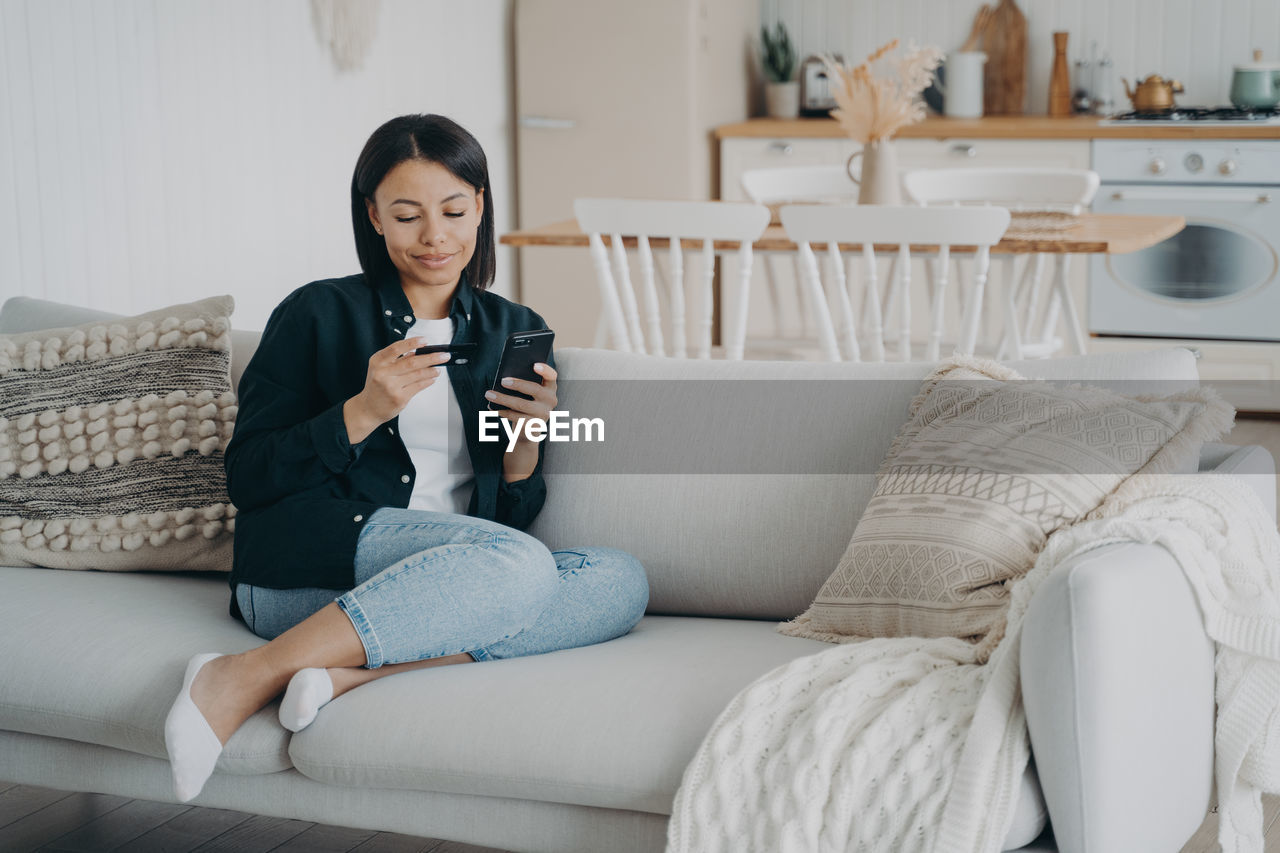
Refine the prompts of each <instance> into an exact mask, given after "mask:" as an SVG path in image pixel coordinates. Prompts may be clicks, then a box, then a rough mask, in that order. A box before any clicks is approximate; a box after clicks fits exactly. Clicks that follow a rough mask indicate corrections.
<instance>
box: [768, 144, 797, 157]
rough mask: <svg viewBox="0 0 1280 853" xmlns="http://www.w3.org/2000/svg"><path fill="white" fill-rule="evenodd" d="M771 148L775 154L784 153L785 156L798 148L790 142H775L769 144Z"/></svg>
mask: <svg viewBox="0 0 1280 853" xmlns="http://www.w3.org/2000/svg"><path fill="white" fill-rule="evenodd" d="M769 150H770V151H771V152H773V153H774V154H782V155H784V156H785V155H787V154H792V153H794V152H795V150H796V148H795V146H794V145H792V144H791V143H790V142H774V143H771V144H770V145H769Z"/></svg>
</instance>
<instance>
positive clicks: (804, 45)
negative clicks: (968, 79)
mask: <svg viewBox="0 0 1280 853" xmlns="http://www.w3.org/2000/svg"><path fill="white" fill-rule="evenodd" d="M759 2H760V4H761V5H760V9H761V21H762V22H766V23H769V24H770V25H772V22H773V21H776V20H778V19H779V18H781V19H782V20H783V21H784V22H785V23H786V24H787V27H788V29H789V30H790V31H791V34H792V38H793V39H794V40H795V41H796V43H797V45H798V47H799V52H800V58H801V59H803V58H804V57H805V56H807V55H808V54H810V53H822V52H827V51H830V52H843V54H844V58H845V61H846V62H861V61H862V60H863V59H864V58H865V57H866V55H867V54H869V53H870V52H871V51H872V50H874V49H875V48H876V47H877V46H879V45H881V44H883V43H884V42H887V41H889V39H892V38H897V37H901V38H903V39H906V38H909V37H914V38H915V39H916V40H917V41H920V42H923V43H928V44H936V45H938V46H939V47H941V48H943V49H944V50H954V49H955V48H957V47H959V45H960V44H961V42H963V41H964V39H965V38H966V37H967V36H968V34H969V29H970V27H971V26H972V24H973V18H974V14H975V13H976V12H977V11H978V8H979V7H980V6H982V5H983V3H984V2H987V3H990V4H991V5H993V6H994V5H995V4H996V3H997V2H998V0H759ZM1017 2H1018V8H1019V9H1021V10H1022V12H1023V14H1024V15H1025V16H1026V18H1027V53H1028V69H1027V89H1028V105H1027V106H1028V112H1030V113H1044V112H1045V111H1046V109H1047V104H1048V95H1049V71H1050V66H1051V64H1052V61H1053V38H1052V34H1053V32H1054V31H1055V30H1065V31H1067V32H1069V33H1070V39H1069V41H1068V53H1069V55H1070V58H1071V59H1073V60H1074V59H1076V58H1077V57H1078V56H1080V57H1085V56H1087V54H1088V50H1089V44H1090V42H1092V41H1095V40H1096V41H1097V42H1098V46H1099V52H1100V53H1101V52H1102V51H1103V50H1108V49H1109V50H1110V51H1111V56H1112V59H1114V60H1115V80H1114V81H1113V83H1112V86H1113V93H1114V95H1115V98H1116V103H1117V105H1118V106H1119V107H1122V108H1124V109H1128V104H1129V101H1128V99H1127V98H1126V97H1125V96H1124V88H1123V86H1122V85H1121V83H1120V78H1121V77H1127V78H1128V79H1129V82H1130V83H1133V82H1134V80H1135V78H1137V79H1141V78H1143V77H1146V76H1147V75H1148V74H1152V73H1157V74H1160V75H1162V76H1164V77H1172V78H1174V79H1177V80H1179V81H1181V82H1182V84H1183V85H1184V86H1186V89H1187V91H1186V94H1185V95H1180V96H1178V99H1177V100H1178V103H1180V104H1182V105H1184V106H1207V105H1209V106H1211V105H1219V104H1226V103H1228V97H1227V94H1228V90H1229V88H1230V85H1231V67H1232V65H1234V64H1236V63H1244V62H1249V61H1251V56H1252V50H1253V49H1254V48H1261V49H1262V50H1263V51H1265V53H1266V56H1267V58H1268V59H1271V60H1277V59H1280V2H1277V0H1017Z"/></svg>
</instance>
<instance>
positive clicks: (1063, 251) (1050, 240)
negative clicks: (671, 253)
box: [498, 213, 1187, 255]
mask: <svg viewBox="0 0 1280 853" xmlns="http://www.w3.org/2000/svg"><path fill="white" fill-rule="evenodd" d="M1186 225H1187V220H1186V219H1185V218H1183V217H1181V216H1129V215H1126V214H1119V213H1083V214H1081V215H1080V216H1079V217H1077V218H1076V222H1075V223H1074V224H1072V225H1070V226H1069V227H1066V228H1053V229H1048V228H1037V229H1031V228H1023V227H1021V224H1020V223H1019V222H1018V221H1017V220H1016V219H1015V221H1014V223H1013V224H1012V225H1011V226H1010V229H1009V231H1008V232H1006V234H1005V236H1004V237H1003V238H1001V240H1000V242H999V243H996V244H995V245H994V246H992V247H991V253H992V254H997V255H1026V254H1035V253H1045V254H1050V255H1097V254H1106V255H1120V254H1125V253H1128V252H1136V251H1138V250H1140V249H1146V248H1149V247H1151V246H1154V245H1156V244H1157V243H1160V242H1162V241H1164V240H1167V239H1169V238H1170V237H1172V236H1173V235H1175V234H1177V233H1178V232H1179V231H1181V230H1182V229H1183V228H1185V227H1186ZM604 240H605V243H606V245H607V244H608V242H609V238H608V237H605V238H604ZM498 242H500V243H502V244H503V245H504V246H516V247H523V246H580V247H582V248H584V249H585V248H586V247H587V235H586V234H584V233H583V232H582V229H581V228H579V227H578V222H577V220H575V219H566V220H563V221H561V222H553V223H551V224H550V225H540V226H536V227H533V228H521V229H519V230H517V231H508V232H507V233H506V234H503V235H502V237H501V238H500V239H499V241H498ZM622 243H623V245H624V246H627V247H628V248H633V247H634V246H635V245H636V239H635V237H628V236H627V235H625V234H624V235H623V237H622ZM649 244H650V245H651V246H652V247H653V248H655V249H657V248H666V246H667V245H668V241H666V240H664V239H660V238H657V237H654V238H651V239H650V240H649ZM683 245H684V246H686V247H687V248H691V249H696V248H700V247H701V245H702V244H701V242H700V241H697V240H684V241H683ZM751 245H752V248H753V249H754V250H755V251H757V252H788V251H789V252H794V251H796V249H797V248H799V247H798V246H796V244H795V243H794V242H792V241H791V240H788V239H787V235H786V232H785V231H783V230H782V226H781V225H770V226H769V227H768V228H766V229H765V231H764V235H763V236H762V237H761V238H760V239H759V240H757V241H756V242H754V243H752V244H751ZM820 247H821V248H825V246H814V248H815V249H817V248H820ZM715 248H716V250H717V251H728V250H731V249H736V248H738V243H737V242H736V241H732V240H717V241H716V244H715ZM840 248H841V249H842V250H845V251H856V250H860V249H861V248H862V247H861V246H860V245H859V244H857V243H841V244H840ZM896 248H897V246H883V247H882V246H876V250H877V251H881V250H883V251H886V252H887V251H891V250H893V249H896ZM930 249H934V250H936V249H937V247H936V246H928V245H917V244H914V243H913V244H912V246H911V251H913V252H928V251H929V250H930ZM966 249H967V250H968V251H969V252H972V251H973V247H972V246H969V247H965V246H954V247H952V250H951V251H952V253H964V252H965V251H966Z"/></svg>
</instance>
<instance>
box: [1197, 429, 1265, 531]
mask: <svg viewBox="0 0 1280 853" xmlns="http://www.w3.org/2000/svg"><path fill="white" fill-rule="evenodd" d="M1200 471H1201V472H1213V473H1215V474H1231V475H1233V476H1236V477H1239V478H1240V479H1242V480H1243V481H1244V482H1245V483H1247V484H1248V485H1249V488H1251V489H1253V490H1254V491H1255V492H1257V493H1258V497H1260V498H1262V505H1263V506H1265V507H1266V508H1267V509H1268V510H1269V511H1270V512H1271V517H1272V518H1275V517H1276V462H1275V459H1273V458H1272V457H1271V454H1270V453H1269V452H1268V451H1267V449H1266V448H1265V447H1259V446H1258V445H1256V444H1255V445H1251V446H1249V447H1237V446H1236V445H1233V444H1206V445H1204V446H1203V447H1202V448H1201V449H1200Z"/></svg>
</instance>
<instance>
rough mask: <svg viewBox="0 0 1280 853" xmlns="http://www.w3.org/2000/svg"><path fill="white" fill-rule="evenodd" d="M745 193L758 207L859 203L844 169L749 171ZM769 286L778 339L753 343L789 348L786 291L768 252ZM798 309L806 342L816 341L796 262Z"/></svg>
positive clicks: (745, 175) (773, 256) (855, 188)
mask: <svg viewBox="0 0 1280 853" xmlns="http://www.w3.org/2000/svg"><path fill="white" fill-rule="evenodd" d="M742 191H743V192H744V193H746V196H747V198H748V199H750V200H751V201H753V202H755V203H756V204H763V205H768V206H771V207H776V206H778V205H782V204H787V203H790V202H816V203H848V204H853V203H855V202H857V200H858V185H857V184H855V183H854V182H853V179H852V178H850V177H849V172H848V170H847V169H846V168H845V166H844V165H839V166H779V167H775V168H769V169H749V170H747V171H746V172H743V173H742ZM762 260H763V264H762V265H763V267H764V276H765V284H766V286H767V287H768V292H769V307H770V308H771V309H772V311H771V315H772V320H773V333H774V339H773V341H772V342H769V341H756V340H753V345H756V344H769V343H774V344H777V345H780V346H782V347H788V346H790V345H792V344H793V343H795V342H794V341H791V340H789V339H788V338H787V329H786V313H787V312H786V311H784V309H783V300H782V291H783V289H782V287H781V285H780V283H779V275H778V269H777V260H778V258H777V254H776V253H774V252H766V253H765V254H764V256H763V258H762ZM793 260H794V262H795V263H794V269H795V283H796V287H795V293H796V299H797V302H796V305H795V307H796V309H797V314H798V315H799V320H800V337H801V339H802V340H809V339H811V338H812V334H813V333H812V324H813V309H812V307H811V306H810V305H809V302H808V299H807V298H806V297H805V293H806V291H805V289H804V288H803V287H800V263H799V259H798V258H794V259H793Z"/></svg>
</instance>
